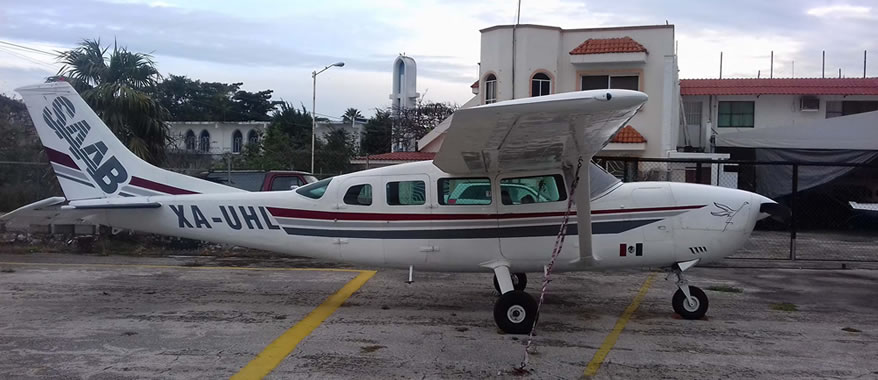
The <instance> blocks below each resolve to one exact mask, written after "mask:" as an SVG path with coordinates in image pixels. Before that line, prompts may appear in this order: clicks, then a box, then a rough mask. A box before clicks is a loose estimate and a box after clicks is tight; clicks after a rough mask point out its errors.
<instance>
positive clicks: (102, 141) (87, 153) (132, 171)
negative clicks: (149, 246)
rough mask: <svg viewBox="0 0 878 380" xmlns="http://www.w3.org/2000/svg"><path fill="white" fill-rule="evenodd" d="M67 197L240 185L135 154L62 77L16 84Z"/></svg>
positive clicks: (218, 189)
mask: <svg viewBox="0 0 878 380" xmlns="http://www.w3.org/2000/svg"><path fill="white" fill-rule="evenodd" d="M16 91H17V92H18V93H19V94H21V96H22V98H23V99H24V103H25V105H27V110H28V112H29V113H30V116H31V119H33V122H34V126H36V128H37V134H38V135H39V136H40V140H41V141H42V143H43V146H44V147H45V150H46V155H47V156H48V157H49V161H50V162H51V164H52V169H54V171H55V175H56V176H57V177H58V181H59V182H60V183H61V188H62V189H63V190H64V196H65V197H66V198H67V199H68V200H77V199H90V198H107V197H117V196H150V195H168V194H175V195H176V194H198V193H222V192H238V191H243V190H239V189H236V188H233V187H229V186H224V185H220V184H217V183H213V182H209V181H205V180H201V179H198V178H194V177H190V176H187V175H183V174H179V173H174V172H171V171H167V170H164V169H161V168H157V167H155V166H152V165H150V164H149V163H147V162H145V161H143V160H141V159H140V158H139V157H137V156H135V155H134V154H133V153H131V151H129V150H128V148H126V147H125V145H123V144H122V142H121V141H119V139H118V138H116V136H115V135H114V134H113V132H112V131H110V128H108V127H107V125H106V124H104V122H103V121H101V119H100V118H98V116H97V114H95V113H94V111H92V109H91V108H90V107H89V106H88V104H86V103H85V101H84V100H83V99H82V97H80V96H79V94H78V93H77V92H76V90H74V89H73V87H72V86H70V84H69V83H67V82H54V83H46V84H41V85H36V86H28V87H22V88H19V89H16Z"/></svg>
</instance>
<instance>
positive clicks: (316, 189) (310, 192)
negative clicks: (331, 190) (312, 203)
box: [296, 178, 332, 199]
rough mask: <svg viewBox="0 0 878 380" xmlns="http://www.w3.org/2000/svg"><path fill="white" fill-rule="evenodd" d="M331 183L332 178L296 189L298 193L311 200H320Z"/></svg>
mask: <svg viewBox="0 0 878 380" xmlns="http://www.w3.org/2000/svg"><path fill="white" fill-rule="evenodd" d="M330 181H332V178H327V179H321V180H319V181H317V182H314V183H310V184H307V185H305V186H302V187H300V188H298V189H296V192H297V193H299V194H301V195H304V196H306V197H308V198H311V199H320V198H321V197H323V194H324V193H326V188H327V187H329V182H330Z"/></svg>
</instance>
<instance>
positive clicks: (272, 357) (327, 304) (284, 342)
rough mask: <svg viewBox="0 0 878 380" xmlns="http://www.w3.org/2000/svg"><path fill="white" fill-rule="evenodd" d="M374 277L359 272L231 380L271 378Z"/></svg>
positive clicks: (368, 273)
mask: <svg viewBox="0 0 878 380" xmlns="http://www.w3.org/2000/svg"><path fill="white" fill-rule="evenodd" d="M374 275H375V271H360V274H359V275H358V276H357V277H354V279H353V280H350V281H348V283H347V284H345V286H344V287H342V288H341V289H340V290H339V291H337V292H335V294H333V295H331V296H329V298H327V299H326V301H323V303H322V304H320V306H317V308H316V309H314V311H312V312H311V313H310V314H308V315H307V316H305V318H304V319H302V320H301V321H299V323H296V325H295V326H293V327H290V329H289V330H287V331H285V332H284V333H283V334H282V335H281V336H280V337H278V338H277V339H275V340H274V342H271V344H269V345H268V346H267V347H265V349H264V350H262V352H260V353H259V355H257V356H256V358H254V359H253V360H251V361H250V363H247V365H246V366H244V368H242V369H241V371H239V372H238V373H236V374H235V375H234V376H232V380H245V379H246V380H249V379H261V378H263V377H265V376H266V375H268V374H269V373H270V372H271V371H273V370H274V368H275V367H277V366H278V365H279V364H280V363H281V362H282V361H283V360H284V359H285V358H286V357H287V355H289V354H290V353H291V352H293V350H294V349H296V346H297V345H298V344H299V343H300V342H301V341H302V340H303V339H305V337H307V336H308V335H309V334H311V332H312V331H314V329H316V328H317V326H320V324H321V323H323V321H325V320H326V318H328V317H329V316H330V315H332V313H333V312H335V309H338V307H339V306H341V304H342V303H343V302H344V301H345V300H346V299H348V297H350V296H351V295H352V294H354V292H356V291H357V290H358V289H360V287H362V286H363V284H365V283H366V281H369V279H370V278H372V276H374Z"/></svg>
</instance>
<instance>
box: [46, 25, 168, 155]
mask: <svg viewBox="0 0 878 380" xmlns="http://www.w3.org/2000/svg"><path fill="white" fill-rule="evenodd" d="M108 50H109V46H107V47H103V46H101V41H100V40H99V39H95V40H84V41H82V42H81V43H80V44H79V46H78V47H76V48H74V49H73V50H69V51H66V52H61V53H59V55H58V61H59V62H60V63H62V64H64V66H62V67H61V70H59V71H58V76H57V77H53V78H50V80H58V79H63V80H67V81H69V82H71V84H72V85H73V86H74V88H76V90H77V91H78V92H79V94H80V95H81V96H82V98H83V99H84V100H85V101H86V103H88V105H89V106H90V107H91V108H92V109H93V110H94V111H95V113H97V115H98V116H99V117H100V118H101V119H102V120H103V121H104V123H106V124H107V126H109V127H110V129H111V130H112V131H113V132H114V133H115V134H116V136H118V137H119V139H120V140H121V141H122V142H123V143H124V144H125V145H126V146H127V147H128V149H130V150H131V151H132V152H134V154H136V155H137V156H139V157H141V158H143V159H144V160H146V161H148V162H151V163H153V164H161V163H162V161H163V160H164V158H165V147H166V145H167V143H168V142H169V141H170V138H169V135H168V127H167V125H165V120H166V118H167V116H168V111H167V110H166V109H165V108H164V107H162V105H161V104H160V103H159V102H158V101H157V100H155V99H154V98H153V97H152V96H151V94H154V93H155V90H156V85H157V84H158V82H159V80H160V79H161V76H160V75H159V72H158V70H157V69H156V67H155V62H154V61H153V60H152V56H150V55H149V54H143V53H135V52H131V51H128V49H126V48H125V47H119V46H118V45H117V44H115V43H114V44H113V50H112V51H109V52H108Z"/></svg>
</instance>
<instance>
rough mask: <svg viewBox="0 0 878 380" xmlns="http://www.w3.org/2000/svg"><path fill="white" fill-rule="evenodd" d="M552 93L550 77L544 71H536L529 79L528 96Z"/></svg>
mask: <svg viewBox="0 0 878 380" xmlns="http://www.w3.org/2000/svg"><path fill="white" fill-rule="evenodd" d="M551 93H552V79H550V78H549V76H548V75H546V74H545V73H537V74H535V75H534V77H533V79H531V80H530V96H543V95H549V94H551Z"/></svg>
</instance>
